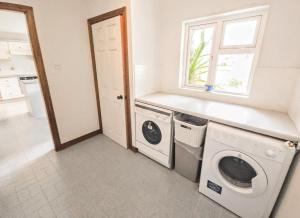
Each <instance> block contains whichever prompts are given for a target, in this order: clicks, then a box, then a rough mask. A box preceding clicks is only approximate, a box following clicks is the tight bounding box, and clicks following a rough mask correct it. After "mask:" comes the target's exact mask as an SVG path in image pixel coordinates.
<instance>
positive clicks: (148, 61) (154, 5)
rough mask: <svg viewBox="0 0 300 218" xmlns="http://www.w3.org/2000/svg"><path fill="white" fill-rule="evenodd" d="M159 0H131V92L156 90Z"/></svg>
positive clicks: (140, 93)
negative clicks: (132, 77) (132, 76)
mask: <svg viewBox="0 0 300 218" xmlns="http://www.w3.org/2000/svg"><path fill="white" fill-rule="evenodd" d="M160 2H161V1H159V0H150V1H149V0H132V1H131V11H132V13H131V15H132V16H131V17H132V21H131V22H132V50H133V71H134V80H135V86H134V89H135V96H136V97H139V96H143V95H146V94H150V93H153V92H157V91H159V90H160V82H159V81H160V73H159V71H160V66H159V55H158V54H159V52H160V47H159V44H160V32H159V29H158V28H157V27H159V26H160Z"/></svg>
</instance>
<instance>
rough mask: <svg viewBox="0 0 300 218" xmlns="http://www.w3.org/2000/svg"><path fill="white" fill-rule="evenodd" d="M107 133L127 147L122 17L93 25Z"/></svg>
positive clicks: (104, 124)
mask: <svg viewBox="0 0 300 218" xmlns="http://www.w3.org/2000/svg"><path fill="white" fill-rule="evenodd" d="M92 32H93V40H94V49H95V59H96V69H97V78H98V88H99V95H100V108H101V117H102V128H103V134H104V135H106V136H108V137H110V138H111V139H112V140H114V141H116V142H117V143H119V144H120V145H122V146H124V147H127V143H126V118H125V99H124V83H123V58H122V36H121V17H120V16H117V17H114V18H111V19H107V20H105V21H102V22H99V23H96V24H93V26H92Z"/></svg>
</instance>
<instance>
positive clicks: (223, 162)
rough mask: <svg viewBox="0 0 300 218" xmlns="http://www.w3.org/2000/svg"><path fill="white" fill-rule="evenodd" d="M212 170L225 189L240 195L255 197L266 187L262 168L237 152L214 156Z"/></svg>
mask: <svg viewBox="0 0 300 218" xmlns="http://www.w3.org/2000/svg"><path fill="white" fill-rule="evenodd" d="M213 162H214V170H215V173H216V174H217V176H218V177H219V179H220V180H221V181H222V182H223V184H224V185H226V187H228V188H229V189H231V190H232V191H235V192H237V193H240V194H244V195H252V196H257V195H260V194H262V193H263V192H264V191H265V190H266V188H267V185H268V180H267V176H266V174H265V172H264V170H263V168H262V167H261V166H260V165H259V164H258V163H257V162H256V161H255V160H254V159H253V158H251V157H249V156H248V155H246V154H243V153H240V152H237V151H222V152H219V153H218V154H216V155H215V157H214V159H213Z"/></svg>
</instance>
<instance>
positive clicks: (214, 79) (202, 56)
mask: <svg viewBox="0 0 300 218" xmlns="http://www.w3.org/2000/svg"><path fill="white" fill-rule="evenodd" d="M267 9H268V7H267V6H263V7H258V8H252V9H247V10H243V11H236V12H231V13H227V14H222V15H217V16H211V17H207V18H202V19H198V20H193V21H187V22H185V23H184V26H183V30H184V39H183V49H182V61H181V72H182V78H181V84H180V85H181V87H184V88H193V89H202V90H204V89H205V90H207V91H214V92H220V93H228V94H236V95H249V92H250V87H251V81H252V77H253V72H254V69H255V63H256V60H257V56H258V54H259V50H260V45H261V40H262V35H263V29H264V23H265V19H266V14H267Z"/></svg>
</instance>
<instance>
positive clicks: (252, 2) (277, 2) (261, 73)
mask: <svg viewBox="0 0 300 218" xmlns="http://www.w3.org/2000/svg"><path fill="white" fill-rule="evenodd" d="M264 4H270V5H271V8H270V13H269V20H268V23H267V27H266V32H265V37H264V41H263V46H262V51H261V56H260V59H259V63H258V66H257V69H256V72H255V76H254V82H253V87H252V92H251V95H250V97H249V98H239V97H232V96H230V97H229V96H225V95H216V94H210V93H206V92H195V91H190V90H183V89H180V88H179V85H178V79H179V62H180V44H181V28H182V21H184V20H188V19H192V18H198V17H202V16H207V15H213V14H218V13H222V12H227V11H231V10H238V9H242V8H249V7H254V6H258V5H264ZM204 5H205V7H203V6H204ZM161 7H162V9H161V10H162V12H161V14H162V18H161V22H160V32H161V43H160V47H161V52H160V55H161V56H160V60H161V63H160V64H161V66H162V67H161V70H160V74H161V78H162V79H161V90H162V91H165V92H171V93H176V94H185V95H189V96H195V97H201V98H207V99H213V100H219V101H225V102H231V103H237V104H244V105H250V106H255V107H260V108H266V109H272V110H278V111H285V112H286V111H287V110H288V105H289V101H290V100H291V96H292V94H293V87H294V86H295V79H296V78H297V77H298V75H300V70H299V68H300V59H299V57H300V44H299V43H298V39H299V38H300V30H299V28H298V21H299V19H300V14H299V10H300V2H299V1H297V0H290V1H289V3H288V4H287V2H286V1H284V0H244V1H236V0H227V1H226V4H222V3H221V2H220V0H211V1H206V0H186V1H181V0H164V1H161Z"/></svg>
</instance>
